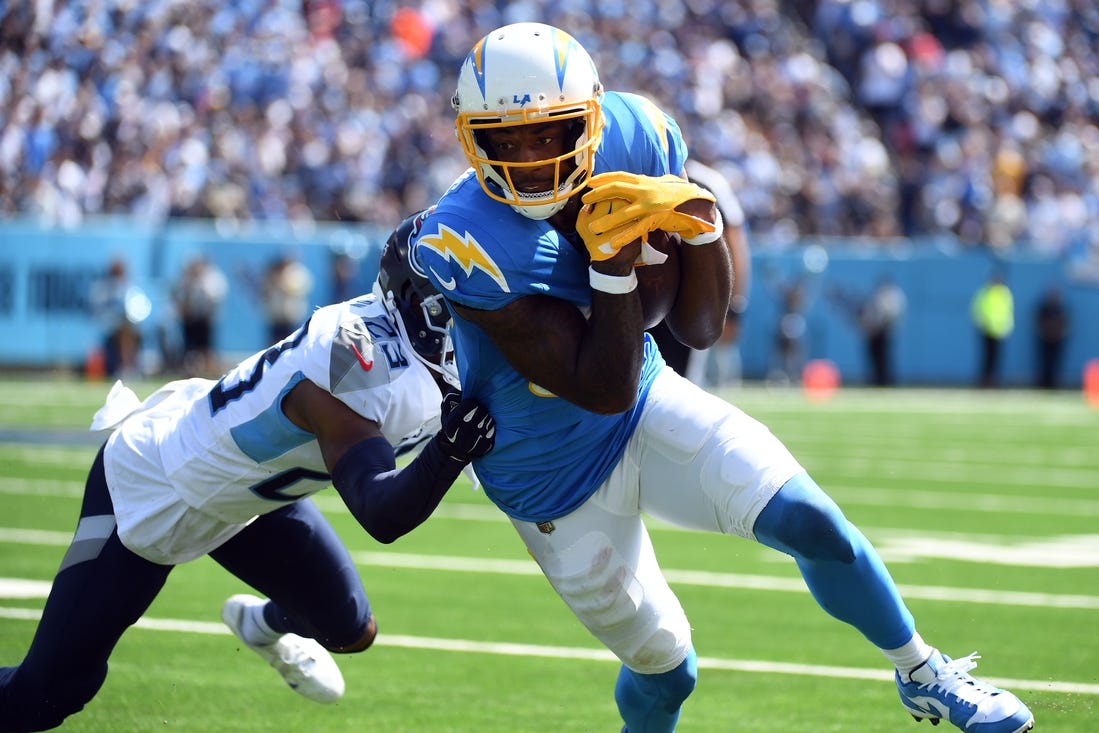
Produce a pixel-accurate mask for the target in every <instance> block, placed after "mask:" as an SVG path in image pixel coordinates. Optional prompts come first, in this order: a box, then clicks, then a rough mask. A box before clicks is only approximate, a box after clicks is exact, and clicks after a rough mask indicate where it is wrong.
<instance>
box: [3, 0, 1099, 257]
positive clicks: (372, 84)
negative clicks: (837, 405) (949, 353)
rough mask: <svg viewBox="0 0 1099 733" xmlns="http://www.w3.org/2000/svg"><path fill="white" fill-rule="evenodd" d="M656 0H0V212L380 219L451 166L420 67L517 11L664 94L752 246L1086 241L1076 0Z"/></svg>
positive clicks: (1092, 195) (1059, 248)
mask: <svg viewBox="0 0 1099 733" xmlns="http://www.w3.org/2000/svg"><path fill="white" fill-rule="evenodd" d="M672 5H673V6H674V8H672V6H668V7H664V6H663V5H659V4H658V3H656V2H654V0H638V2H636V3H632V4H630V5H629V12H625V11H623V10H622V8H624V7H625V6H624V5H623V6H621V7H619V6H616V7H615V8H613V9H609V8H606V7H603V6H597V3H596V2H595V1H594V0H577V2H572V3H565V4H560V3H551V2H549V0H532V1H531V2H528V3H523V4H503V3H482V4H478V5H476V6H474V7H470V8H466V7H464V6H462V5H461V4H460V3H454V2H438V3H428V4H423V5H422V7H418V8H412V7H409V8H403V7H402V8H398V7H396V6H395V5H394V4H384V3H382V4H379V3H367V2H364V0H344V1H343V2H340V3H330V2H310V3H308V4H306V5H305V6H303V10H301V11H300V12H295V10H294V5H293V4H290V5H288V4H286V3H228V4H226V3H218V2H214V1H213V0H194V1H193V2H183V1H182V0H164V2H160V3H155V4H153V5H149V4H140V3H139V4H137V5H134V6H133V7H132V8H131V7H127V9H126V10H124V11H122V10H116V9H114V6H113V5H109V4H108V5H98V4H89V3H6V4H2V5H0V7H2V8H3V9H2V10H0V72H2V73H0V120H3V121H4V122H3V123H2V124H0V214H3V215H13V214H33V215H35V216H38V217H40V218H42V219H44V220H46V221H48V222H51V223H53V224H57V225H65V226H76V225H78V224H79V222H80V220H81V218H82V217H83V216H86V215H91V214H101V213H109V214H130V215H133V216H138V217H141V218H144V219H147V220H152V221H157V220H162V219H164V218H166V217H169V216H200V217H214V218H218V219H222V220H226V221H230V222H233V221H240V220H248V219H278V220H294V221H301V220H305V221H309V220H314V219H316V220H333V219H338V220H342V221H360V220H361V221H365V222H369V223H373V224H378V225H381V226H392V225H395V224H396V223H397V221H399V219H400V218H401V216H402V212H405V211H414V210H418V209H420V208H422V206H423V205H426V204H427V203H430V202H431V201H432V200H434V199H435V198H437V197H438V196H439V195H440V194H441V193H442V191H443V190H444V189H445V187H446V186H447V185H448V184H449V182H450V181H451V180H453V178H454V177H455V175H456V174H457V173H458V172H460V170H461V169H462V168H464V167H465V163H464V161H462V160H461V158H460V156H458V155H456V153H455V151H454V150H453V146H450V145H448V141H449V139H450V130H451V126H452V123H451V120H450V119H449V117H448V116H447V115H446V114H444V113H443V111H442V107H441V106H440V104H439V101H440V100H439V92H438V90H439V89H446V88H450V87H451V86H453V84H454V79H453V73H454V72H453V70H454V69H456V68H457V67H458V60H459V58H460V57H461V56H463V55H464V53H465V50H467V49H468V47H469V44H471V43H472V42H473V41H474V40H476V38H477V37H479V36H480V35H481V33H483V31H484V28H489V27H494V26H498V25H500V24H502V23H503V22H511V21H513V20H519V19H524V18H519V17H517V16H528V17H527V18H526V19H530V18H534V17H537V18H538V19H539V20H542V21H545V22H549V23H556V24H559V25H561V26H567V27H569V28H570V29H572V30H573V33H574V34H575V35H576V36H577V37H578V38H579V40H581V41H582V42H583V43H584V44H585V45H586V47H587V48H589V50H590V51H591V52H592V54H593V56H594V57H595V60H596V62H597V63H598V64H599V66H600V68H601V69H603V70H604V71H605V73H607V74H608V75H613V76H614V77H615V78H617V79H621V80H622V84H623V86H624V87H627V88H631V89H633V90H635V91H638V92H642V93H644V94H646V95H647V96H650V97H652V98H654V99H655V100H656V101H658V102H661V103H664V104H665V105H667V106H674V107H675V108H676V109H679V110H681V114H680V115H679V122H680V124H681V125H682V126H683V127H684V132H685V134H686V135H687V137H688V138H689V139H691V140H692V149H693V150H695V151H696V153H695V154H696V155H697V156H699V157H700V158H701V159H704V160H706V161H707V162H708V163H710V164H711V165H714V166H716V167H719V168H721V169H722V170H728V171H733V172H734V175H735V179H734V180H733V181H732V183H733V186H734V188H735V190H736V191H737V192H738V194H739V195H740V196H741V204H742V205H743V207H744V212H745V217H746V222H747V224H748V226H749V227H750V228H751V231H752V232H753V239H754V240H755V242H756V243H757V246H760V247H766V246H776V245H786V244H790V243H794V242H797V241H798V240H800V239H802V238H805V237H814V236H841V237H852V236H860V237H862V236H866V237H879V238H880V237H893V236H897V235H900V234H903V235H905V236H926V235H932V236H942V235H949V236H954V237H957V238H959V239H960V240H961V241H963V242H965V243H975V244H976V243H979V244H986V243H987V244H992V245H993V246H995V247H999V248H1005V247H1024V246H1025V247H1031V248H1034V249H1037V250H1039V251H1043V252H1049V253H1053V254H1058V253H1062V252H1064V251H1065V249H1066V248H1077V249H1078V251H1081V252H1084V253H1090V254H1089V257H1090V258H1092V259H1099V227H1096V226H1095V225H1094V223H1093V222H1094V219H1095V217H1093V216H1090V215H1089V214H1088V212H1094V211H1096V210H1099V176H1097V175H1095V170H1096V169H1097V168H1099V146H1096V145H1093V144H1090V142H1089V141H1090V140H1093V139H1095V138H1096V137H1097V136H1099V99H1097V98H1096V95H1095V94H1094V93H1092V92H1091V90H1090V87H1089V84H1090V79H1091V78H1092V77H1093V76H1094V74H1089V73H1088V70H1094V69H1095V68H1097V67H1099V52H1097V46H1096V43H1095V42H1094V34H1095V31H1094V29H1095V27H1096V22H1097V21H1096V19H1095V10H1094V7H1093V5H1094V4H1093V3H1029V4H1019V3H1015V4H1012V3H1000V4H997V5H995V7H993V8H992V9H989V7H986V5H987V3H982V2H980V0H961V1H960V2H957V3H942V2H940V3H895V2H886V0H865V1H864V2H858V3H852V2H849V1H848V0H821V2H817V3H786V4H780V3H777V2H775V1H774V0H728V2H721V3H708V4H706V3H704V4H702V5H698V6H696V5H693V4H690V3H687V4H679V5H675V4H672ZM780 9H781V10H780ZM798 14H800V16H799V15H798ZM505 16H506V17H505ZM444 29H445V32H444ZM259 48H262V49H263V53H262V54H260V53H258V52H257V50H256V49H259ZM333 80H338V81H336V82H335V83H334V82H333ZM1051 222H1055V223H1056V226H1051V225H1050V224H1051Z"/></svg>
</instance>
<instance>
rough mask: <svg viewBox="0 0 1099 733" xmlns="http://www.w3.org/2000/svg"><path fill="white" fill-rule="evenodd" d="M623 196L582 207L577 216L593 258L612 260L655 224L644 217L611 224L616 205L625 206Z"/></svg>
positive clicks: (577, 228)
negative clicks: (651, 223) (609, 223)
mask: <svg viewBox="0 0 1099 733" xmlns="http://www.w3.org/2000/svg"><path fill="white" fill-rule="evenodd" d="M628 203H629V202H628V201H624V200H622V199H603V200H601V201H597V202H596V203H594V204H592V205H590V206H589V205H585V206H583V207H581V209H580V213H579V214H578V215H577V217H576V233H577V234H579V235H580V238H581V239H583V240H584V246H585V247H587V248H588V254H589V255H591V258H592V261H595V262H599V261H602V260H609V259H610V258H611V257H614V256H615V255H616V254H618V251H619V250H620V249H622V248H623V247H625V246H626V245H627V244H629V243H630V242H633V241H634V240H636V239H639V238H641V237H645V236H648V234H649V232H650V231H652V228H649V227H648V225H647V222H644V221H634V220H630V221H625V222H621V223H619V224H616V225H614V226H610V225H608V224H607V221H608V219H609V217H611V216H613V215H614V210H615V207H617V206H625V205H626V204H628Z"/></svg>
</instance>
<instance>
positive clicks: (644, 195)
mask: <svg viewBox="0 0 1099 733" xmlns="http://www.w3.org/2000/svg"><path fill="white" fill-rule="evenodd" d="M588 186H589V189H590V190H588V191H587V193H585V194H584V197H583V199H582V201H583V202H584V203H585V204H597V203H599V202H601V201H607V200H610V199H620V200H621V201H618V202H616V203H615V205H614V206H612V207H611V209H610V211H609V212H607V213H606V214H603V215H601V216H600V217H599V218H598V219H597V220H593V221H591V222H590V224H589V226H590V228H591V230H592V232H593V233H594V234H596V235H606V234H607V232H609V231H611V230H615V229H619V228H623V227H625V228H624V229H623V232H624V233H625V232H628V233H633V232H634V231H639V232H643V233H645V234H647V233H648V232H651V231H655V230H657V229H662V230H664V231H666V232H676V233H677V234H679V235H680V237H682V238H683V239H693V238H694V237H697V236H699V235H700V234H704V233H709V232H713V231H715V227H714V225H713V224H712V223H710V222H708V221H705V220H703V219H699V218H698V217H694V216H691V215H690V214H684V213H682V212H679V211H676V210H675V208H676V207H677V206H679V205H681V204H683V203H685V202H687V201H692V200H694V199H702V200H703V201H709V202H710V203H716V199H715V198H714V195H713V194H712V193H710V192H709V191H707V190H706V189H704V188H702V187H701V186H698V185H696V184H694V183H691V182H690V181H688V180H686V179H685V178H681V177H679V176H676V175H671V174H667V175H663V176H641V175H637V174H635V173H626V172H623V171H612V172H610V173H601V174H599V175H598V176H593V177H592V179H591V180H590V181H589V182H588ZM623 202H625V203H623ZM593 208H594V207H593ZM635 238H636V236H635ZM586 241H587V240H585V242H586ZM630 241H632V240H630Z"/></svg>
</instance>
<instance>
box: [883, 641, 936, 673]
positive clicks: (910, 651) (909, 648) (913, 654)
mask: <svg viewBox="0 0 1099 733" xmlns="http://www.w3.org/2000/svg"><path fill="white" fill-rule="evenodd" d="M881 652H882V654H884V655H885V656H886V658H888V659H889V661H890V662H892V663H893V666H894V667H896V668H897V671H898V672H900V673H901V678H902V679H904V680H907V679H908V673H909V672H911V671H912V670H914V669H915V668H916V667H919V666H920V665H921V664H923V663H924V662H926V661H927V658H928V657H930V656H931V655H932V654H933V653H934V652H935V648H934V647H932V646H931V645H929V644H928V643H927V642H926V641H924V640H923V637H922V636H920V633H919V632H918V631H916V632H913V633H912V638H911V639H909V640H908V643H907V644H905V645H903V646H899V647H897V648H896V649H882V650H881Z"/></svg>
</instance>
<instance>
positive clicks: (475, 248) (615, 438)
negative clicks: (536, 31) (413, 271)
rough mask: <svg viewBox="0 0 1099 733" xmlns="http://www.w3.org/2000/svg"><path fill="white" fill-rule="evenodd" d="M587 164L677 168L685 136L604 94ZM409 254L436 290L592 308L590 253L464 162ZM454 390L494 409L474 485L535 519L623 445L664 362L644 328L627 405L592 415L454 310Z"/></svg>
mask: <svg viewBox="0 0 1099 733" xmlns="http://www.w3.org/2000/svg"><path fill="white" fill-rule="evenodd" d="M603 115H604V118H605V124H604V129H603V138H602V140H601V141H600V144H599V148H598V150H597V151H596V154H595V173H602V172H607V171H628V172H631V173H638V174H643V175H650V176H661V175H664V174H666V173H676V174H678V173H679V172H681V171H682V170H683V164H684V162H685V160H686V145H685V144H684V142H683V137H682V134H681V133H680V131H679V127H678V125H677V124H676V123H675V121H674V120H672V119H671V118H670V117H668V116H666V115H665V114H664V113H663V112H661V111H660V110H659V109H658V108H657V107H656V106H655V105H654V104H653V103H652V102H650V101H649V100H647V99H645V98H643V97H639V96H636V95H632V94H621V93H615V92H608V93H607V94H606V95H605V97H604V99H603ZM412 257H413V258H414V259H415V260H416V261H417V262H418V263H419V265H420V266H421V267H422V268H423V270H424V271H425V272H426V273H427V274H428V277H429V278H430V279H431V280H432V282H433V283H434V284H435V285H436V287H438V288H439V290H440V291H441V292H442V293H443V294H444V295H446V297H447V299H449V300H452V301H454V302H455V303H459V304H461V305H465V306H469V307H470V308H477V309H480V310H496V309H498V308H501V307H503V306H505V305H507V304H508V303H510V302H512V301H513V300H516V299H517V298H521V297H524V296H527V295H535V294H537V295H551V296H554V297H557V298H561V299H562V300H566V301H568V302H570V303H573V304H574V305H575V306H576V307H577V308H579V309H581V310H582V311H583V312H584V313H587V312H588V309H590V307H591V286H590V285H589V283H588V264H589V260H588V257H587V255H586V253H583V252H581V251H579V250H578V249H577V248H575V247H573V246H572V245H571V244H569V242H568V241H567V240H566V239H565V238H564V237H563V236H561V235H560V234H559V233H558V232H557V230H556V229H554V228H553V227H552V226H550V225H549V224H548V223H547V222H545V221H536V220H532V219H528V218H527V217H525V216H522V215H521V214H519V213H517V212H516V211H514V210H513V209H512V208H511V207H510V206H509V205H507V204H504V203H500V202H498V201H494V200H492V199H491V198H489V197H488V196H487V195H486V194H485V192H484V191H483V190H482V189H481V186H480V184H479V183H478V181H477V177H476V176H475V175H474V174H473V171H472V170H470V171H467V172H466V174H465V175H463V176H462V177H461V178H459V179H458V181H457V182H455V184H454V185H453V186H452V187H451V188H450V190H449V191H447V192H446V194H444V195H443V197H442V198H441V199H440V200H439V203H438V205H437V206H436V208H435V210H434V211H433V212H432V213H431V215H430V216H429V217H428V218H427V219H426V220H425V221H424V225H423V228H422V229H421V231H420V234H419V235H418V237H417V239H416V241H415V242H414V243H413V255H412ZM453 336H454V342H455V350H456V353H457V361H458V368H459V374H460V378H461V383H462V391H463V394H464V395H466V396H468V397H475V398H476V399H478V400H480V401H481V402H482V403H484V404H485V405H486V406H487V407H488V409H489V411H490V412H491V413H492V415H493V417H494V418H495V419H496V447H495V448H494V449H493V450H492V451H491V452H490V453H489V454H488V455H486V456H485V457H484V458H481V459H478V460H475V461H474V467H475V469H476V472H477V476H478V478H479V479H480V480H481V482H482V483H483V484H484V487H485V493H486V494H487V495H488V496H489V498H490V499H492V501H493V502H495V503H496V504H497V506H499V507H500V508H501V509H502V510H503V511H504V512H506V513H507V514H508V515H509V516H513V517H516V518H518V519H521V520H524V521H534V522H540V521H546V520H549V519H555V518H557V517H560V516H564V515H565V514H568V513H569V512H571V511H573V510H574V509H576V508H577V507H578V506H580V505H581V504H582V503H583V502H584V501H585V500H586V499H587V498H588V497H589V496H591V495H592V494H593V493H594V492H595V490H596V489H597V488H599V485H600V484H602V483H603V481H604V480H605V479H606V478H607V476H608V475H609V474H610V472H611V470H612V469H613V468H614V466H615V465H616V464H617V463H618V461H619V459H620V458H621V456H622V452H623V451H624V450H625V446H626V442H627V441H628V440H629V437H630V434H631V433H632V432H633V429H634V427H635V426H636V424H637V420H638V419H639V417H640V415H641V409H642V407H643V406H644V403H645V398H646V396H647V395H648V390H649V386H650V385H651V384H652V381H653V379H654V378H655V377H656V375H657V373H658V372H659V371H660V369H661V368H662V367H663V366H664V360H663V358H662V357H661V356H660V352H659V350H658V349H657V347H656V344H655V343H654V342H653V340H652V339H651V338H650V337H649V336H648V335H647V334H646V336H645V359H644V364H643V366H642V371H641V383H640V388H639V394H638V399H637V402H636V403H635V405H634V407H633V408H632V409H630V410H628V411H626V412H624V413H622V414H619V415H600V414H596V413H594V412H590V411H588V410H585V409H583V408H581V407H578V406H577V405H575V404H572V403H571V402H568V401H567V400H564V399H561V398H559V397H556V396H555V395H553V394H551V393H549V392H548V391H547V390H545V389H542V388H541V387H539V386H538V385H536V384H533V383H531V382H530V381H528V380H527V379H526V378H524V377H523V376H521V375H520V374H519V373H518V372H517V371H515V369H514V368H512V366H511V365H510V364H509V363H508V362H507V360H506V359H505V358H504V356H503V355H502V354H501V353H500V351H499V350H498V349H497V348H496V346H495V345H494V344H493V343H492V340H491V339H490V338H489V337H488V336H487V335H486V334H485V333H484V332H483V331H482V330H481V329H480V328H479V327H478V326H476V325H474V324H473V323H470V322H468V321H465V320H463V319H462V318H461V317H460V316H458V315H457V314H455V315H454V330H453Z"/></svg>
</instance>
